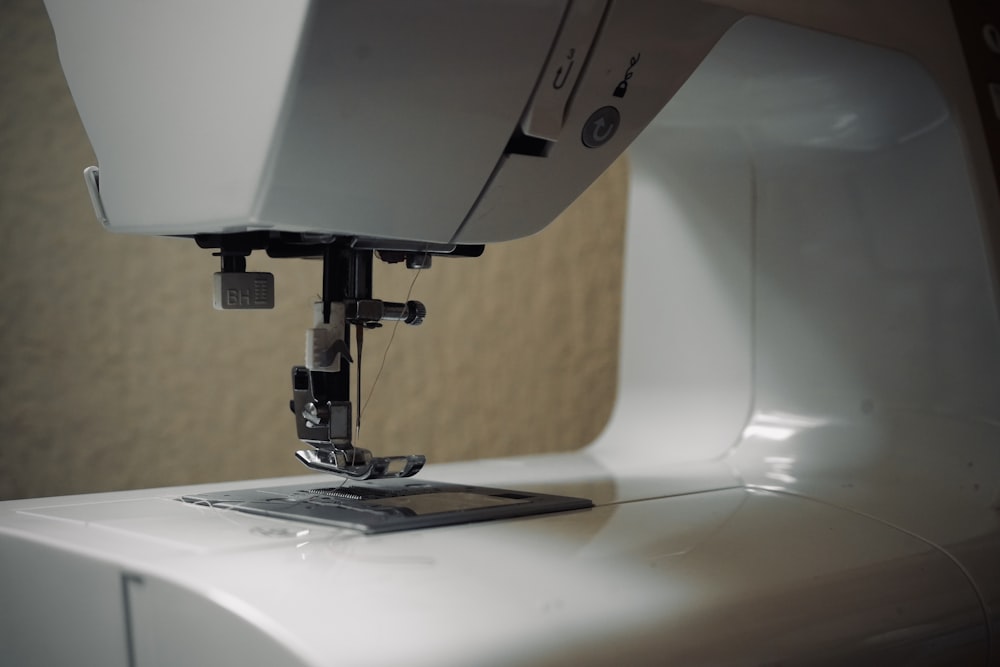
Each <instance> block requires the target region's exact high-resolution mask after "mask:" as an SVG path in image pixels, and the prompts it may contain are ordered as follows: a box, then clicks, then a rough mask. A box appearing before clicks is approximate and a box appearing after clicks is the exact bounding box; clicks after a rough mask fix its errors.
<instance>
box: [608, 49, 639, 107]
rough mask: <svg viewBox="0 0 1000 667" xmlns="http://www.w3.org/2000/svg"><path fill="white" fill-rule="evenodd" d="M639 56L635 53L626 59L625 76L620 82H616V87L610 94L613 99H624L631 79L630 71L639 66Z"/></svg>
mask: <svg viewBox="0 0 1000 667" xmlns="http://www.w3.org/2000/svg"><path fill="white" fill-rule="evenodd" d="M641 55H642V54H641V53H637V54H635V55H634V56H632V57H631V58H629V59H628V68H626V70H625V76H623V77H622V80H621V81H619V82H618V85H617V86H615V90H614V92H612V93H611V94H612V95H614V96H615V97H625V93H627V92H628V82H629V79H631V78H632V69H633V68H634V67H635V66H636V65H638V64H639V56H641Z"/></svg>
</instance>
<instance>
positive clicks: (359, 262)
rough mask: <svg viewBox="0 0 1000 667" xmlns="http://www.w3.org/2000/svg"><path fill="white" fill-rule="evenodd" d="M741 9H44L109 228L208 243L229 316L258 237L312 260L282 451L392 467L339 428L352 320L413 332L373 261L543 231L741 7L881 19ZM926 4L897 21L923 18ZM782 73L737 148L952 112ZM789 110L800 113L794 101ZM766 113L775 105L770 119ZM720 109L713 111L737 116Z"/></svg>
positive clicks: (465, 252)
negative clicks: (313, 284)
mask: <svg viewBox="0 0 1000 667" xmlns="http://www.w3.org/2000/svg"><path fill="white" fill-rule="evenodd" d="M757 4H759V3H754V2H737V1H735V0H733V1H729V2H723V1H721V0H720V1H717V2H702V1H698V0H678V1H675V2H669V3H667V2H614V3H610V2H607V1H606V0H575V1H574V2H572V3H566V2H561V1H551V2H533V3H510V2H497V3H464V2H448V1H444V0H442V1H438V2H422V3H407V2H361V3H354V2H308V1H307V0H298V1H296V2H285V3H280V4H275V3H271V2H266V1H259V2H250V3H247V2H245V1H241V2H239V3H235V2H213V3H210V4H207V3H194V4H192V5H191V6H190V7H187V8H186V9H184V8H181V7H180V6H178V5H177V4H176V3H170V4H168V5H165V4H162V3H161V4H157V3H134V2H127V1H122V2H114V1H110V0H109V1H108V2H106V3H104V5H103V7H102V9H104V10H106V11H96V10H95V7H94V6H93V3H79V2H71V1H68V0H67V1H61V0H49V2H48V3H47V6H48V8H49V13H50V16H51V18H52V21H53V25H54V26H55V29H56V33H57V36H58V43H59V48H60V53H61V56H62V62H63V67H64V69H65V72H66V76H67V80H68V82H69V84H70V87H71V89H72V91H73V94H74V97H75V99H76V102H77V105H78V108H79V110H80V115H81V117H82V119H83V122H84V125H85V127H86V129H87V132H88V134H89V136H90V138H91V141H92V143H93V145H94V149H95V152H96V154H97V157H98V161H99V163H100V167H99V170H98V168H96V167H95V168H91V169H88V170H87V171H86V180H87V183H88V186H89V188H90V192H91V196H92V199H93V203H94V207H95V211H96V213H97V216H98V218H99V219H100V220H101V221H102V223H103V224H104V225H105V226H106V227H107V228H109V229H111V230H115V231H123V232H130V233H142V234H158V235H171V236H189V237H192V238H193V239H194V240H195V241H196V242H197V243H198V245H200V246H201V247H204V248H209V249H213V250H215V251H216V254H217V255H219V256H220V258H221V270H220V271H219V272H218V273H216V274H215V305H216V307H217V308H222V309H230V308H268V307H270V306H271V305H273V294H274V292H273V278H272V276H271V275H270V274H265V273H247V272H246V271H245V268H246V262H245V258H246V256H247V255H249V254H250V253H251V252H253V251H262V252H266V253H267V254H269V255H270V256H272V257H312V258H321V259H322V261H323V264H324V271H323V286H322V291H323V296H322V299H321V301H319V302H318V303H317V304H316V306H315V312H314V313H313V326H312V327H311V328H310V329H309V330H308V332H307V344H306V348H307V349H306V360H305V363H304V365H302V366H297V367H295V368H294V369H293V371H292V389H293V400H292V404H291V405H292V412H293V413H294V418H295V420H296V424H297V433H298V436H299V438H300V439H301V440H303V441H304V442H307V443H308V444H310V445H312V446H313V448H314V449H313V450H305V451H302V452H299V453H298V456H299V458H300V460H302V461H303V462H304V463H305V464H306V465H308V466H310V467H313V468H316V469H320V470H326V471H329V472H334V473H337V474H341V475H345V476H348V477H353V478H360V479H364V478H380V477H402V476H409V475H412V474H415V473H416V472H417V471H419V470H420V467H421V466H422V465H423V457H422V456H418V455H412V456H403V457H378V456H373V455H372V454H371V453H370V452H368V451H367V450H364V449H362V448H360V447H356V446H355V442H354V432H353V431H354V428H356V426H357V425H358V424H359V421H358V419H359V416H360V415H359V410H360V405H358V401H357V399H355V402H354V405H353V406H352V400H351V378H350V376H351V374H352V372H351V369H352V364H353V367H354V368H356V369H357V372H358V373H359V374H360V367H361V364H360V362H361V359H362V351H363V340H364V335H365V331H366V330H369V329H373V328H377V327H380V326H381V325H382V324H383V323H384V322H392V323H393V325H394V326H395V325H396V324H397V323H400V322H402V323H406V324H410V325H416V324H419V323H420V322H421V321H423V319H424V317H426V315H427V310H426V308H425V307H424V305H423V304H421V303H419V302H417V301H407V302H405V303H392V302H385V301H381V300H379V299H377V298H375V297H374V295H373V285H372V263H373V261H375V260H376V259H380V260H384V261H388V262H405V263H406V265H407V266H409V267H410V268H413V269H415V270H419V269H424V268H427V267H429V266H430V265H431V260H432V258H433V257H434V256H440V257H454V256H459V257H470V256H477V255H479V254H480V253H481V252H482V250H483V245H484V244H486V243H490V242H496V241H504V240H508V239H512V238H516V237H520V236H525V235H528V234H532V233H534V232H536V231H538V230H540V229H542V228H543V227H544V226H545V225H546V224H548V222H549V221H551V220H552V219H553V218H554V217H555V216H556V215H557V214H558V213H559V212H560V211H561V210H562V209H563V208H564V207H565V206H567V205H568V204H569V203H570V202H572V201H573V199H575V198H576V196H577V195H578V194H579V193H580V192H582V191H583V190H584V189H585V188H586V187H587V186H588V185H589V184H590V183H591V182H592V181H593V180H594V179H595V178H596V177H597V176H598V175H599V174H601V173H602V172H603V171H604V170H605V169H606V167H607V166H608V165H609V164H610V163H611V162H612V161H613V160H614V159H615V158H616V157H617V156H618V155H619V154H620V153H621V152H622V151H624V150H625V148H626V147H628V146H629V145H630V143H631V142H632V141H633V140H634V139H635V138H636V137H637V136H638V135H639V133H640V132H641V131H642V130H643V128H645V127H646V126H647V125H649V124H650V122H651V121H653V119H654V118H655V117H656V116H657V114H658V113H659V112H660V111H661V109H662V108H663V107H664V105H665V104H666V103H667V102H668V101H669V100H671V98H673V97H674V96H675V94H676V93H677V91H678V90H679V89H680V88H681V86H682V85H683V84H684V83H685V82H686V81H687V80H688V79H689V77H690V76H691V74H692V72H694V71H695V69H696V68H698V67H699V65H701V64H702V63H703V61H704V60H705V58H706V56H707V55H708V54H709V53H710V52H711V51H712V49H713V47H714V46H715V45H716V44H717V43H718V42H719V40H720V38H722V37H723V35H725V34H726V33H727V31H729V30H730V29H731V28H732V27H733V26H734V25H736V24H737V23H738V22H739V21H741V20H742V19H744V18H745V16H746V15H747V13H748V12H750V13H757V14H761V15H765V16H767V15H772V14H774V13H777V15H778V16H780V17H782V18H788V19H791V20H793V21H798V22H801V23H804V24H809V23H810V22H811V21H812V22H815V23H818V24H819V25H821V26H823V27H826V28H829V29H831V30H833V31H834V32H842V33H843V34H847V35H849V36H851V37H854V38H856V39H862V40H868V39H871V38H872V37H873V35H875V34H876V33H874V32H872V31H871V30H870V29H869V28H868V27H866V24H865V23H864V22H862V21H858V20H856V19H857V17H856V16H854V15H852V14H851V12H850V11H848V10H845V9H844V8H843V7H842V6H841V5H840V4H839V3H823V5H822V7H819V8H815V11H814V17H813V18H812V19H810V17H809V15H808V14H807V13H802V14H801V15H799V14H800V13H799V12H798V11H797V10H795V9H790V8H779V9H773V8H768V7H767V6H766V5H767V3H764V4H763V5H762V6H760V7H758V6H757ZM934 4H935V3H932V2H928V3H924V4H922V5H921V8H922V9H921V10H920V11H919V12H917V13H916V14H915V15H914V16H918V18H919V20H920V21H924V22H926V21H927V20H928V19H927V17H928V16H932V15H933V14H934V11H937V10H934V11H930V10H928V9H927V8H929V7H931V6H932V5H934ZM938 4H940V3H938ZM791 6H792V5H789V7H791ZM883 11H886V10H883ZM109 17H113V19H109ZM70 28H71V29H70ZM923 30H924V29H923V28H920V27H918V28H917V29H915V30H913V31H912V34H913V35H916V37H913V36H912V35H911V34H910V32H909V31H908V30H907V29H906V26H898V27H897V28H896V29H895V30H889V31H883V34H881V35H880V39H882V40H883V41H884V43H885V45H886V46H889V47H891V48H911V49H912V50H913V51H914V52H917V53H916V55H917V56H918V57H919V56H920V54H921V52H924V51H926V52H930V51H931V50H933V48H935V47H934V45H933V44H928V43H924V42H922V41H921V40H923V39H924V36H923ZM764 32H766V30H765V31H764ZM512 36H516V38H514V37H512ZM986 37H987V38H988V37H989V35H987V36H986ZM763 39H765V40H766V39H768V38H767V37H766V36H764V37H763ZM758 41H759V40H758ZM925 41H926V40H925ZM123 53H127V54H128V55H127V57H122V54H123ZM748 53H749V52H748ZM876 60H877V59H876ZM748 62H749V63H750V65H751V66H752V63H753V60H752V58H751V59H750V60H749V61H748ZM792 65H794V64H792ZM810 66H812V65H810ZM866 66H867V65H866V61H864V60H863V59H862V60H858V61H856V62H854V61H848V62H847V64H846V65H842V66H834V67H833V68H832V70H831V71H832V72H833V74H831V75H829V76H828V77H827V78H826V79H824V81H825V84H824V85H827V88H828V90H829V89H830V86H832V87H833V89H835V91H836V92H838V94H842V95H843V96H844V97H845V99H851V100H857V99H862V98H865V96H867V97H868V98H872V97H873V96H872V95H869V93H873V92H875V91H874V87H877V86H878V85H880V84H877V83H875V84H872V86H873V90H860V89H857V90H856V89H854V88H857V86H861V87H862V88H863V87H864V86H865V85H868V84H866V83H864V79H863V78H862V79H861V80H860V81H861V83H858V84H857V86H854V88H852V86H853V85H854V84H852V83H851V77H852V76H853V74H854V73H855V72H863V71H864V68H865V67H866ZM949 66H950V64H949ZM838 67H839V69H838ZM722 69H725V68H722ZM733 69H738V66H737V67H734V68H733ZM793 70H794V67H793V66H790V68H789V69H788V71H786V72H784V73H783V74H781V75H780V77H779V79H780V81H779V79H775V80H774V81H776V82H779V83H781V85H776V86H775V88H774V91H773V95H771V94H770V93H767V92H766V91H765V92H764V93H759V92H758V93H756V94H753V93H747V95H745V98H744V99H745V100H747V101H748V103H747V106H746V108H745V109H743V110H742V111H741V112H740V113H742V114H743V115H744V116H745V117H746V118H745V122H744V123H743V124H742V127H743V130H744V131H743V134H742V135H739V132H737V134H736V135H733V136H734V139H735V140H736V141H748V142H752V141H753V140H754V133H758V134H760V133H764V134H767V133H771V134H772V135H773V136H772V138H775V137H777V144H778V145H784V146H789V147H794V146H806V145H808V146H811V147H813V148H817V147H824V146H826V147H828V148H831V149H837V150H847V151H852V150H869V149H872V148H873V146H877V144H878V142H880V141H884V140H885V136H882V135H883V134H886V133H883V132H882V128H881V126H880V125H879V123H880V122H882V123H883V125H885V124H886V123H894V124H896V125H897V126H898V127H897V128H896V129H899V128H900V127H903V128H909V129H908V130H906V131H907V132H912V133H917V134H919V133H920V132H923V131H924V129H925V128H926V126H929V125H933V124H934V123H936V122H938V120H939V117H940V115H941V114H946V113H947V112H946V110H944V108H943V107H940V106H938V107H935V106H934V104H933V103H931V104H930V106H928V105H926V104H923V105H915V106H913V107H912V109H910V110H909V112H903V113H897V112H898V111H899V108H902V107H898V105H895V103H893V102H891V101H888V100H879V99H878V96H877V95H874V99H875V101H874V102H873V103H870V104H869V105H868V107H865V106H864V104H862V105H861V106H860V107H858V108H859V109H861V111H860V112H859V111H858V110H857V109H855V108H854V107H851V106H850V105H847V106H843V107H841V106H838V104H837V103H836V102H835V101H831V100H833V99H834V96H831V97H830V99H827V98H825V97H824V95H823V93H824V91H823V90H820V88H817V87H814V88H813V89H810V88H809V86H805V87H802V86H799V87H798V88H794V90H793V91H792V92H791V93H787V94H786V96H785V97H784V98H783V97H782V94H785V93H784V92H783V91H786V90H787V89H791V88H793V87H789V86H785V83H787V82H788V81H789V80H792V79H794V78H795V77H808V76H811V75H810V73H809V72H811V71H812V70H809V71H804V72H795V71H793ZM748 71H749V70H748ZM727 77H729V78H727ZM838 77H839V78H838ZM876 79H877V77H873V78H872V79H871V81H875V80H876ZM745 80H749V81H756V82H757V83H758V84H760V83H761V82H763V83H764V84H767V83H768V80H767V79H766V78H762V77H760V76H757V77H756V78H754V76H752V75H749V74H748V75H746V76H744V78H743V79H741V78H740V77H739V75H737V76H731V75H726V74H723V75H722V76H720V77H716V78H709V79H708V82H709V83H708V84H706V83H705V81H704V80H703V81H702V82H701V83H697V82H696V83H695V85H696V86H697V85H701V86H702V89H701V91H700V95H701V96H702V98H704V99H711V98H713V96H718V98H719V105H720V107H724V106H725V105H727V104H730V102H728V101H726V99H725V95H724V94H723V93H725V92H726V91H727V90H728V89H729V88H730V87H740V86H743V85H744V83H743V82H744V81H745ZM904 83H905V82H904ZM900 85H903V84H900ZM914 85H915V86H916V87H917V88H919V86H920V85H922V84H920V83H915V84H914ZM838 87H839V88H838ZM994 87H995V84H994ZM810 90H812V92H809V91H810ZM907 90H910V91H912V90H916V88H913V87H911V88H909V89H907ZM906 94H910V93H909V92H907V93H906ZM965 95H966V98H967V97H968V95H967V93H966V94H965ZM689 97H690V95H689V96H688V98H689ZM928 99H929V98H928ZM772 100H773V105H772V104H771V101H772ZM964 101H965V102H967V100H964ZM883 102H885V104H883ZM676 106H677V107H678V108H679V109H680V111H679V112H677V113H675V117H676V118H681V117H683V116H684V114H685V112H684V101H683V100H682V101H681V102H680V103H679V104H678V105H676ZM803 106H812V107H813V108H812V109H809V110H808V113H800V111H801V107H803ZM904 106H905V105H904ZM779 107H780V108H781V109H786V110H787V109H791V111H790V112H787V113H786V112H778V113H774V110H775V109H778V108H779ZM883 109H887V111H886V113H887V114H888V115H887V116H885V117H884V118H881V119H880V116H879V114H881V113H882V110H883ZM859 113H860V114H861V115H859ZM726 114H727V110H726V109H723V108H720V109H719V117H720V118H721V117H726V118H728V119H729V120H726V121H725V122H729V123H731V124H732V125H733V127H736V126H737V125H739V124H738V123H734V122H732V116H733V115H734V114H729V115H728V116H727V115H726ZM893 114H895V115H893ZM695 115H697V116H699V117H697V118H695V117H694V116H695ZM735 115H739V114H735ZM676 122H680V123H682V124H683V123H688V124H690V125H691V126H692V127H704V126H708V125H711V124H712V123H713V117H712V115H711V114H708V115H707V116H706V115H705V114H704V113H703V108H702V111H697V112H695V113H694V114H693V115H692V114H690V113H689V114H688V117H687V118H686V120H685V119H683V118H682V119H681V120H680V121H675V123H676ZM900 131H902V130H900ZM866 132H869V133H870V135H866ZM898 134H899V132H896V133H895V135H893V136H897V135H898ZM886 136H888V134H886ZM741 137H742V138H741ZM897 138H898V136H897ZM994 140H995V138H994ZM873 142H874V143H873ZM984 159H987V158H985V156H984V154H979V155H978V156H976V155H974V156H973V160H979V161H983V160H984ZM981 173H988V170H981ZM981 185H982V184H981ZM990 201H992V200H990ZM352 330H353V331H352ZM352 339H353V341H354V344H353V346H352ZM357 385H358V386H359V387H360V381H358V382H357Z"/></svg>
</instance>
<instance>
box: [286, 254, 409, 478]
mask: <svg viewBox="0 0 1000 667" xmlns="http://www.w3.org/2000/svg"><path fill="white" fill-rule="evenodd" d="M371 277H372V251H371V250H366V249H362V250H359V249H357V248H353V247H351V246H349V245H337V244H331V245H329V246H327V247H326V248H325V249H324V252H323V298H322V300H321V301H319V302H317V303H316V304H315V306H314V309H313V327H312V328H311V329H309V330H308V331H307V332H306V363H305V365H304V366H295V367H294V368H292V400H291V403H290V408H291V410H292V414H294V415H295V425H296V432H297V434H298V437H299V439H300V440H302V441H303V442H305V443H307V444H309V445H311V446H312V447H314V448H315V451H310V450H303V451H300V452H297V453H296V456H297V457H298V459H299V460H300V461H301V462H302V463H303V464H305V465H306V466H308V467H310V468H313V469H315V470H322V471H323V472H329V473H333V474H336V475H341V476H343V477H348V478H351V479H381V478H392V477H410V476H411V475H415V474H417V472H419V471H420V469H421V468H422V467H423V465H424V461H425V458H424V457H423V456H421V455H416V454H414V455H408V456H389V457H378V456H373V455H372V453H371V452H370V451H369V450H367V449H364V448H361V447H356V446H355V443H354V437H355V435H356V434H354V433H353V432H352V431H353V429H355V428H356V429H358V432H360V428H361V414H360V412H359V411H360V407H361V406H360V402H361V396H360V387H361V367H360V363H361V348H362V344H363V332H364V330H365V329H366V328H376V327H379V326H381V322H382V321H395V322H403V323H405V324H410V325H414V326H415V325H418V324H420V323H422V322H423V320H424V317H426V316H427V308H426V307H424V304H422V303H420V302H419V301H412V300H411V301H407V302H405V303H395V302H391V301H381V300H379V299H373V298H372V295H371V292H372V289H371ZM350 325H354V326H355V327H356V329H357V334H356V343H355V345H356V350H357V357H356V359H357V361H356V362H355V359H354V358H352V357H351V353H350V349H351V326H350ZM351 364H355V367H356V369H357V378H358V379H357V383H356V388H357V390H358V392H359V393H358V396H357V398H356V400H357V402H358V405H357V406H352V404H351V377H350V376H351V373H350V370H351ZM356 411H358V412H356ZM352 417H356V418H357V421H356V422H354V423H352Z"/></svg>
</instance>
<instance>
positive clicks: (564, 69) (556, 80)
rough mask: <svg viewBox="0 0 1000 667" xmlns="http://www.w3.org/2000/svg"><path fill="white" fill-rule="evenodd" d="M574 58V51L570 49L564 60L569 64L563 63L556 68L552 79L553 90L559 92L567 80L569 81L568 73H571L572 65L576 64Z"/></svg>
mask: <svg viewBox="0 0 1000 667" xmlns="http://www.w3.org/2000/svg"><path fill="white" fill-rule="evenodd" d="M575 57H576V49H570V50H569V51H568V52H567V53H566V60H568V61H569V64H566V63H563V64H562V65H559V67H558V68H556V75H555V77H553V79H552V88H553V89H554V90H559V89H560V88H562V87H563V86H565V85H566V81H567V79H569V73H570V72H572V71H573V65H574V64H575V63H576V61H575V60H574V58H575Z"/></svg>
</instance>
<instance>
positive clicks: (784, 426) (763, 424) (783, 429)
mask: <svg viewBox="0 0 1000 667" xmlns="http://www.w3.org/2000/svg"><path fill="white" fill-rule="evenodd" d="M829 421H830V420H829V419H824V418H821V417H806V416H804V415H793V414H788V413H783V412H759V413H757V414H755V415H754V416H753V418H752V419H751V420H750V423H749V424H747V425H746V428H744V429H743V438H744V439H749V438H760V439H762V440H773V441H775V442H783V441H785V440H788V439H789V438H791V437H792V436H793V435H795V434H796V433H800V432H801V431H804V430H806V429H810V428H816V427H818V426H824V425H826V424H828V423H829Z"/></svg>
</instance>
